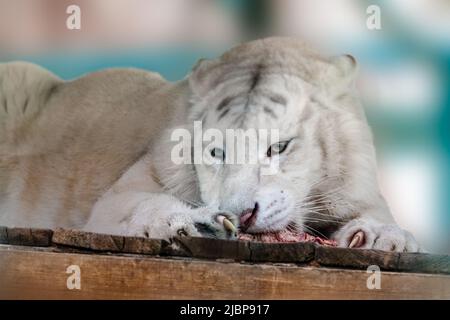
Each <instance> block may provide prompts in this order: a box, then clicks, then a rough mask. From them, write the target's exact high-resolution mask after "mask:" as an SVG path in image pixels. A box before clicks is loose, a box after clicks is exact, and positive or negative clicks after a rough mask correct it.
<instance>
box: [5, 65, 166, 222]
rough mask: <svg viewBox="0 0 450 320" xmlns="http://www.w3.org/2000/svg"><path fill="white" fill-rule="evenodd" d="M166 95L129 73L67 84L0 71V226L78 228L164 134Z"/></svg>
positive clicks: (40, 74)
mask: <svg viewBox="0 0 450 320" xmlns="http://www.w3.org/2000/svg"><path fill="white" fill-rule="evenodd" d="M166 87H168V85H167V82H166V81H165V80H164V79H162V78H161V77H160V76H159V75H157V74H153V73H150V72H146V71H140V70H134V69H116V70H114V69H112V70H105V71H101V72H96V73H93V74H90V75H87V76H84V77H81V78H79V79H77V80H74V81H70V82H65V81H62V80H61V79H59V78H57V77H56V76H54V75H53V74H51V73H49V72H48V71H46V70H44V69H42V68H40V67H37V66H35V65H32V64H28V63H22V62H14V63H8V64H1V65H0V103H1V105H0V225H7V226H21V225H26V226H33V227H53V226H61V227H81V226H82V225H83V224H84V223H85V221H86V219H87V218H88V215H89V213H90V210H91V208H92V206H93V204H94V203H95V201H96V200H97V199H98V197H99V196H100V195H101V194H102V193H103V192H105V190H107V189H108V188H109V187H110V186H111V185H112V184H113V182H114V181H116V180H117V179H118V178H119V177H120V175H121V174H122V173H123V172H124V171H125V170H126V169H127V168H128V167H130V166H131V165H132V164H133V163H134V162H135V161H136V160H137V159H138V158H139V157H140V156H141V155H142V154H144V153H145V152H146V151H147V147H148V146H149V144H151V142H152V137H154V136H156V134H157V133H158V132H159V131H160V130H161V128H162V127H164V125H165V120H164V119H165V117H164V116H165V114H166V112H165V111H164V108H165V103H163V100H164V96H165V95H164V91H165V88H166Z"/></svg>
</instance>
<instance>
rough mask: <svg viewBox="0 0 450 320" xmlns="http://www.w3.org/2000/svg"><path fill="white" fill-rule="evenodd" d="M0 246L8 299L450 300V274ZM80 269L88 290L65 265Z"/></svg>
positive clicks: (0, 278)
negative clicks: (377, 278)
mask: <svg viewBox="0 0 450 320" xmlns="http://www.w3.org/2000/svg"><path fill="white" fill-rule="evenodd" d="M51 250H52V249H45V248H41V249H39V251H37V250H32V249H31V248H26V247H14V246H4V245H0V298H2V299H16V298H20V299H131V298H134V299H432V298H433V299H442V298H445V299H449V298H450V276H448V275H430V274H415V273H394V272H382V273H381V289H379V290H377V289H373V290H369V289H367V286H366V282H367V278H368V276H369V274H367V273H366V272H365V271H361V270H340V269H333V268H316V267H299V266H296V265H294V264H283V265H273V264H249V263H236V262H228V263H225V262H215V261H205V260H197V259H183V258H178V259H173V258H171V259H169V258H155V257H149V256H136V255H120V256H119V255H113V256H111V255H99V254H73V253H55V252H51ZM70 265H78V266H79V267H80V269H81V290H76V289H75V290H69V289H67V286H66V281H67V277H68V276H69V274H66V269H67V267H68V266H70Z"/></svg>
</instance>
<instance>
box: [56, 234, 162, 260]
mask: <svg viewBox="0 0 450 320" xmlns="http://www.w3.org/2000/svg"><path fill="white" fill-rule="evenodd" d="M52 242H53V243H54V244H56V245H63V246H69V247H73V248H81V249H89V250H95V251H110V252H125V253H140V254H153V255H157V254H159V253H160V251H161V242H162V240H157V239H146V238H136V237H123V236H115V235H108V234H100V233H92V232H84V231H80V230H65V229H57V230H56V231H55V232H54V233H53V237H52Z"/></svg>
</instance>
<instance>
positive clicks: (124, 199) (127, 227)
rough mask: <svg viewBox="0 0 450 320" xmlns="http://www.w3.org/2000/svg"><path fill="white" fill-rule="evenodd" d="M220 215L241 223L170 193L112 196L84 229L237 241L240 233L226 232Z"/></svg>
mask: <svg viewBox="0 0 450 320" xmlns="http://www.w3.org/2000/svg"><path fill="white" fill-rule="evenodd" d="M219 216H226V217H227V218H228V219H229V220H230V221H231V222H232V223H233V224H234V225H237V223H238V220H237V217H236V216H234V215H232V214H229V213H223V212H217V211H215V210H212V209H210V208H207V207H199V208H191V207H190V206H188V205H187V204H185V203H184V202H182V201H181V200H179V199H177V198H176V197H174V196H172V195H169V194H164V193H147V192H132V191H131V192H123V193H120V194H113V193H110V194H106V195H105V196H104V197H103V198H102V199H100V200H99V201H98V203H97V204H96V205H95V207H94V209H93V211H92V215H91V217H90V219H89V221H88V222H87V224H86V225H85V227H84V228H83V229H84V230H86V231H91V232H100V233H108V234H120V235H125V236H138V237H148V238H157V239H165V240H168V239H170V238H172V237H174V236H177V235H187V236H198V237H200V236H201V237H214V238H219V239H235V238H236V237H237V235H236V233H235V232H232V231H230V230H228V229H226V228H225V227H224V225H223V224H222V223H221V221H220V218H219Z"/></svg>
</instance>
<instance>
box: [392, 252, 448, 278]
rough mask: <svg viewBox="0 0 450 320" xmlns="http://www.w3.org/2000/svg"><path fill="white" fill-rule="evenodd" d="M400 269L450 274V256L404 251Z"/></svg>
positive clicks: (399, 263) (399, 264) (400, 257)
mask: <svg viewBox="0 0 450 320" xmlns="http://www.w3.org/2000/svg"><path fill="white" fill-rule="evenodd" d="M397 269H398V270H400V271H408V272H425V273H447V274H450V256H448V255H438V254H425V253H402V254H401V255H400V256H399V260H398V268H397Z"/></svg>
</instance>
